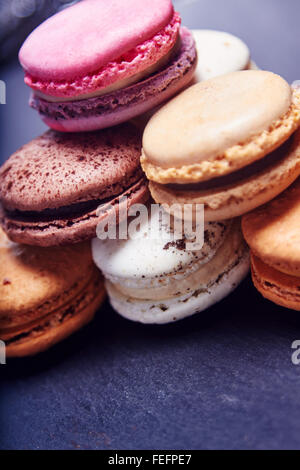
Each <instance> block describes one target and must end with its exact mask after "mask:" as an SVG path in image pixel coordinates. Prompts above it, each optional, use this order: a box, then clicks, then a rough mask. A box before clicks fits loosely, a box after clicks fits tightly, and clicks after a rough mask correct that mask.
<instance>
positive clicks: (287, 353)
mask: <svg viewBox="0 0 300 470" xmlns="http://www.w3.org/2000/svg"><path fill="white" fill-rule="evenodd" d="M58 3H59V2H58V1H48V2H35V1H33V0H27V1H25V0H23V1H3V0H2V1H0V41H1V44H0V58H1V60H2V63H1V68H0V79H1V80H5V82H6V84H7V104H6V105H0V119H1V138H0V145H1V153H0V158H1V160H4V159H6V158H7V157H8V156H9V155H10V153H12V152H13V151H15V150H16V149H17V148H18V147H19V146H20V145H22V144H24V143H26V142H27V141H28V140H30V139H31V138H33V137H34V136H36V135H38V134H39V133H41V132H42V131H43V130H44V129H45V127H44V125H43V124H42V123H41V121H40V120H39V118H38V116H37V114H36V113H35V112H34V111H32V110H30V109H29V107H28V106H27V101H28V95H29V92H28V90H27V89H26V87H25V85H23V73H22V71H21V69H20V67H19V66H18V64H17V60H16V50H17V48H18V47H19V44H20V43H21V42H22V39H23V37H24V35H26V34H28V32H29V31H30V30H31V29H32V28H33V27H34V26H35V25H36V24H38V22H39V21H41V19H42V18H43V17H46V16H47V15H49V14H50V13H52V12H53V11H54V9H55V8H56V7H57V4H58ZM60 3H63V4H65V3H67V2H60ZM9 5H11V6H9ZM38 5H39V7H38ZM175 5H176V7H177V9H178V10H179V11H180V12H181V13H182V17H183V23H184V24H185V25H187V26H188V27H190V28H214V29H219V30H225V31H229V32H231V33H234V34H236V35H238V36H240V37H241V38H242V39H244V40H245V42H246V43H247V44H248V45H249V47H250V49H251V52H252V57H253V59H254V60H255V61H256V62H257V64H258V65H259V66H260V67H261V68H264V69H269V70H272V71H274V72H277V73H279V74H281V75H283V76H284V77H285V78H286V79H287V80H289V81H290V82H292V81H293V80H296V79H300V71H299V18H300V2H299V0H286V1H283V0H251V1H250V0H226V1H224V0H198V1H193V0H179V1H176V2H175ZM42 7H43V8H42ZM34 12H35V13H34ZM16 14H17V15H18V16H16ZM24 15H25V16H24ZM298 317H299V314H297V313H296V312H291V311H288V310H285V309H283V308H279V307H277V306H275V305H273V304H271V303H270V302H267V301H265V300H264V299H262V297H261V296H260V295H259V294H258V293H257V292H256V291H255V289H254V288H253V286H252V284H251V281H250V279H247V280H246V281H245V282H244V283H243V284H242V286H241V287H240V288H239V289H238V290H237V291H236V292H235V293H234V294H233V295H232V296H230V297H229V298H227V299H225V300H224V301H223V302H222V303H220V304H219V305H218V306H215V307H214V308H211V309H210V310H208V311H207V312H204V313H202V314H199V315H197V316H195V317H193V318H190V319H188V320H186V321H183V322H180V323H178V324H173V325H169V326H163V327H156V326H143V325H139V324H134V323H130V322H128V321H126V320H124V319H122V318H121V317H119V316H117V315H116V314H115V313H114V312H113V311H112V310H111V309H110V307H109V306H108V304H106V305H105V306H104V308H102V310H101V311H99V313H98V315H97V318H96V320H95V321H94V323H93V324H91V325H90V326H88V327H87V328H85V329H84V330H83V331H81V332H80V333H78V334H76V335H75V336H73V337H72V338H70V339H69V340H67V341H66V342H64V343H63V344H61V345H59V346H57V347H55V348H54V349H53V350H51V351H49V352H47V353H45V354H42V355H40V356H38V357H36V358H31V359H26V360H19V361H8V364H7V365H6V366H1V365H0V448H2V449H168V448H169V449H264V448H269V449H281V448H282V449H295V448H296V449H299V448H300V366H298V367H297V366H294V365H293V364H292V362H291V354H292V350H291V344H292V342H293V341H294V340H296V339H300V320H299V318H298Z"/></svg>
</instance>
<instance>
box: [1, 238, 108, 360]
mask: <svg viewBox="0 0 300 470" xmlns="http://www.w3.org/2000/svg"><path fill="white" fill-rule="evenodd" d="M0 256H1V265H0V339H1V340H2V341H4V342H5V345H6V355H7V357H22V356H31V355H34V354H37V353H39V352H42V351H45V350H46V349H49V348H50V347H51V346H53V345H54V344H56V343H58V342H60V341H62V340H63V339H64V338H66V337H68V336H70V335H71V334H72V333H74V332H75V331H77V330H79V329H80V328H81V327H82V326H84V325H85V324H86V323H88V322H89V321H91V320H92V318H93V317H94V314H95V312H96V311H97V309H98V308H99V307H100V305H101V303H102V302H103V300H104V298H105V290H104V284H103V280H102V276H101V273H100V271H99V270H98V269H97V268H96V267H95V266H94V264H93V261H92V256H91V249H90V245H89V244H88V243H82V244H78V245H70V246H68V247H65V248H58V247H55V248H39V247H30V246H26V245H19V244H17V243H13V242H11V241H10V240H9V239H8V238H7V236H6V235H5V234H4V232H3V231H2V230H1V229H0Z"/></svg>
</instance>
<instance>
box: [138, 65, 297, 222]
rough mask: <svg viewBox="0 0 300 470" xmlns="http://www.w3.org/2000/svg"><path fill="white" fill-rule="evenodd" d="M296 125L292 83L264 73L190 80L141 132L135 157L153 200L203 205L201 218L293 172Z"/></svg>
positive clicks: (261, 196) (269, 189) (233, 210)
mask: <svg viewBox="0 0 300 470" xmlns="http://www.w3.org/2000/svg"><path fill="white" fill-rule="evenodd" d="M299 124H300V93H299V89H292V88H291V87H290V85H289V84H288V83H287V82H286V81H285V80H284V79H283V78H281V77H280V76H278V75H275V74H273V73H271V72H264V71H258V70H256V71H254V70H246V71H241V72H234V73H231V74H227V75H224V76H222V77H217V78H213V79H210V80H207V81H204V82H202V83H199V84H197V85H194V86H192V87H190V88H189V89H188V90H186V91H184V92H183V93H182V94H180V95H179V96H177V97H176V98H174V99H173V100H172V101H170V102H169V103H168V104H166V105H165V106H164V107H163V108H162V109H160V111H158V112H157V113H156V114H155V115H154V116H153V117H152V118H151V120H150V121H149V123H148V125H147V126H146V129H145V132H144V137H143V152H142V159H141V162H142V166H143V169H144V171H145V173H146V175H147V177H148V179H149V180H151V183H150V191H151V193H152V196H153V198H154V200H155V201H156V202H158V203H161V204H167V205H169V206H171V205H173V204H177V205H179V206H184V205H185V204H194V207H195V205H196V204H203V205H204V206H205V217H206V220H207V221H216V220H223V219H228V218H233V217H236V216H240V215H242V214H245V213H246V212H249V211H251V210H253V209H254V208H256V207H258V206H260V205H262V204H264V203H266V202H268V201H269V200H271V199H273V198H274V197H276V196H277V195H278V194H279V193H280V192H282V191H284V190H285V189H286V188H287V187H288V186H289V185H290V184H292V183H293V181H295V179H296V178H297V177H298V175H299V174H300V134H299V133H297V132H296V130H297V129H298V127H299ZM174 213H175V212H174ZM175 215H176V214H175Z"/></svg>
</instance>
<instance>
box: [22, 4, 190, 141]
mask: <svg viewBox="0 0 300 470" xmlns="http://www.w3.org/2000/svg"><path fill="white" fill-rule="evenodd" d="M180 24H181V19H180V16H179V14H178V13H176V12H175V11H174V8H173V5H172V2H171V1H170V0H143V1H142V2H141V1H140V0H128V1H126V2H124V0H114V1H113V2H107V1H106V0H84V1H82V2H79V3H77V4H75V5H73V6H71V7H69V8H67V9H65V10H63V11H61V12H59V13H57V14H56V15H54V16H53V17H51V18H50V19H48V20H46V21H45V22H44V23H43V24H42V25H40V26H39V27H38V28H37V29H35V30H34V31H33V33H31V35H30V36H29V37H28V38H27V40H26V41H25V43H24V44H23V46H22V48H21V50H20V53H19V59H20V63H21V65H22V67H23V69H24V71H25V83H26V84H27V85H28V86H29V87H30V88H31V89H32V90H33V97H32V99H31V106H32V107H33V108H35V109H37V111H38V112H39V113H40V115H41V117H42V119H43V120H44V121H45V123H46V124H47V125H49V127H51V128H53V129H55V130H58V131H62V132H80V131H91V130H96V129H103V128H106V127H110V126H114V125H116V124H119V123H122V122H125V121H128V120H129V119H132V118H133V117H135V116H137V115H139V114H142V113H144V112H146V111H148V110H149V109H151V108H153V107H155V106H157V105H159V104H160V103H162V102H164V101H166V100H167V99H168V98H170V97H171V96H173V95H175V94H176V93H177V92H178V91H179V90H180V89H182V88H183V87H185V86H186V85H187V84H188V83H189V81H191V80H192V77H193V74H194V71H195V67H196V62H197V53H196V48H195V43H194V39H193V37H192V35H191V33H190V32H189V31H188V30H187V29H185V28H182V29H181V27H180Z"/></svg>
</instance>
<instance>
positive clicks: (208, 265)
mask: <svg viewBox="0 0 300 470" xmlns="http://www.w3.org/2000/svg"><path fill="white" fill-rule="evenodd" d="M160 211H161V209H159V207H158V206H157V205H156V206H154V211H153V212H152V215H151V218H150V220H148V219H147V220H144V221H143V222H142V223H141V227H140V232H139V236H138V237H133V238H128V239H127V240H99V239H94V240H93V242H92V253H93V258H94V261H95V263H96V265H97V266H98V267H99V268H100V269H101V270H102V272H103V274H104V277H105V278H106V288H107V291H108V294H109V298H110V302H111V304H112V306H113V308H114V309H115V310H116V311H117V312H118V313H119V314H121V315H122V316H123V317H125V318H127V319H129V320H133V321H137V322H141V323H148V324H149V323H153V324H165V323H171V322H175V321H177V320H181V319H183V318H186V317H189V316H191V315H193V314H195V313H197V312H201V311H203V310H205V309H207V308H209V307H211V306H212V305H214V304H215V303H217V302H219V301H220V300H222V299H223V298H224V297H226V296H227V295H228V294H230V293H231V292H232V291H233V290H234V289H235V288H236V287H237V285H238V284H239V283H240V282H241V281H242V280H243V279H244V277H245V276H246V274H247V273H248V270H249V254H248V249H247V247H246V244H245V242H244V240H243V237H242V234H241V229H240V221H239V219H237V220H235V221H233V222H232V221H227V222H215V223H207V224H205V226H204V243H203V246H202V248H201V249H197V250H194V251H193V250H191V248H192V247H190V246H189V244H188V243H187V239H186V238H185V237H184V238H177V236H176V234H175V233H174V228H173V229H172V228H171V227H172V225H170V224H168V223H167V222H166V221H165V219H164V216H163V213H162V216H163V218H162V222H161V223H160V222H159V214H160V213H161V212H160ZM165 214H166V213H165ZM199 248H200V246H199Z"/></svg>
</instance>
